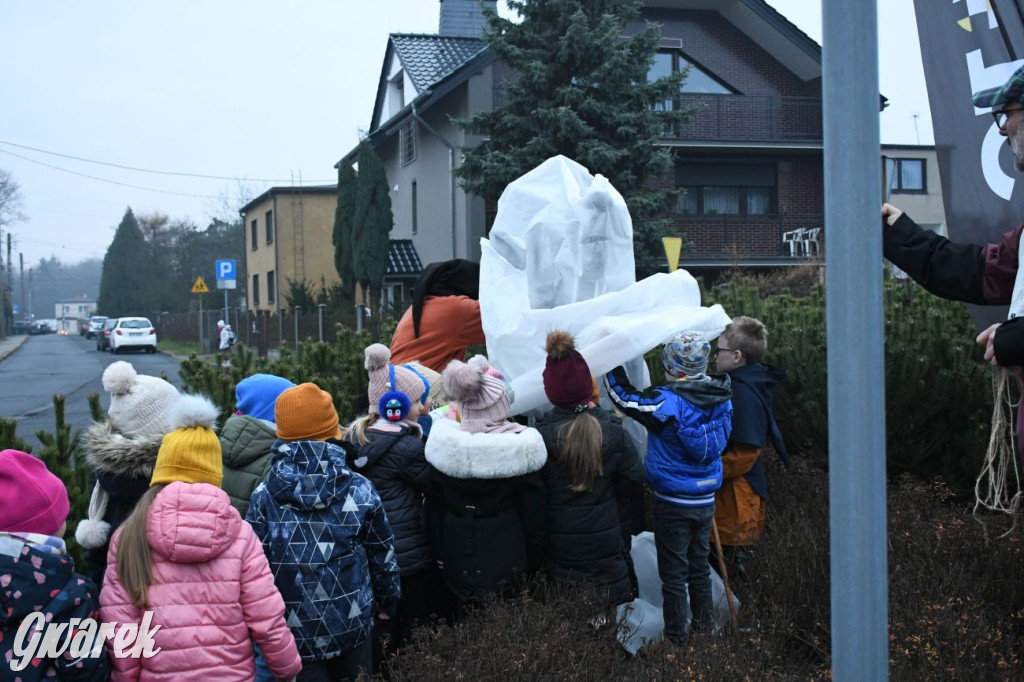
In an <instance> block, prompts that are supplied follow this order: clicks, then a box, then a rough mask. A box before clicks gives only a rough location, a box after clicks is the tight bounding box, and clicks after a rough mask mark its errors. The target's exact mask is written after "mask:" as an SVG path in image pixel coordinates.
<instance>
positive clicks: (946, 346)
mask: <svg viewBox="0 0 1024 682" xmlns="http://www.w3.org/2000/svg"><path fill="white" fill-rule="evenodd" d="M771 285H772V282H771V281H770V280H769V281H766V280H764V279H763V278H762V279H757V278H743V277H740V278H737V279H735V280H733V281H730V282H727V283H726V284H724V285H720V286H718V287H715V288H714V289H712V290H711V291H710V292H709V293H708V295H707V296H706V299H705V305H710V304H711V303H720V304H722V306H723V307H724V308H725V310H726V312H728V313H729V315H730V316H733V317H735V316H738V315H749V316H751V317H756V318H757V319H759V320H761V321H762V322H764V323H765V325H766V326H767V327H768V356H767V358H766V362H768V363H769V364H772V365H776V366H778V367H782V368H784V369H786V370H787V371H788V372H789V376H788V378H787V380H786V381H785V382H784V383H783V384H782V385H781V386H780V388H779V395H778V399H777V402H776V416H777V418H778V421H779V426H780V428H781V429H782V432H783V434H784V436H785V439H786V444H787V446H788V447H789V449H790V451H791V452H795V453H798V454H801V455H805V456H807V457H809V458H811V459H812V460H813V461H815V462H816V463H818V464H820V465H822V466H827V465H828V420H827V415H828V384H827V380H828V377H827V356H826V353H827V344H826V332H825V287H824V286H823V285H821V284H812V285H810V286H809V287H807V288H806V291H801V292H799V293H801V294H806V295H800V296H795V295H793V294H792V293H790V287H788V286H782V287H780V288H779V290H775V291H773V288H774V287H772V286H771ZM883 299H884V312H885V401H886V430H887V438H886V450H887V458H888V468H889V474H890V475H896V474H899V473H903V472H907V473H911V474H913V475H915V476H918V477H920V478H924V479H933V478H941V479H944V480H945V481H947V482H948V483H949V484H950V485H951V486H952V487H953V489H954V490H955V491H957V492H958V493H966V492H968V491H970V490H972V489H973V486H974V480H975V478H976V477H977V474H978V471H979V470H980V466H981V462H982V460H983V458H984V455H985V450H986V448H987V446H988V436H989V430H990V422H991V415H992V384H991V369H990V367H989V366H988V365H987V364H986V363H984V362H983V360H982V357H981V352H980V349H979V348H978V347H977V346H976V345H975V343H974V338H975V336H976V335H977V331H976V329H975V327H974V324H973V322H972V321H971V318H970V316H969V315H968V313H967V308H966V306H965V305H964V304H963V303H958V302H954V301H947V300H944V299H941V298H938V297H936V296H933V295H931V294H929V293H928V292H926V291H925V290H924V289H922V288H921V287H920V286H918V285H917V284H915V283H914V282H911V281H893V280H887V281H886V282H885V284H884V290H883ZM879 397H880V398H881V392H879Z"/></svg>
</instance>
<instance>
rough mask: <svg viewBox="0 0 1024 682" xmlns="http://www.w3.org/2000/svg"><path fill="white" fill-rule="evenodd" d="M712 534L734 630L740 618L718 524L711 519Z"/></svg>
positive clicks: (737, 626)
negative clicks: (730, 585) (733, 598)
mask: <svg viewBox="0 0 1024 682" xmlns="http://www.w3.org/2000/svg"><path fill="white" fill-rule="evenodd" d="M711 536H712V537H713V538H714V539H715V553H716V554H717V555H718V568H719V569H721V571H722V584H724V585H725V602H726V603H727V604H728V605H729V620H731V621H732V627H733V630H737V629H738V628H739V620H738V619H737V617H736V607H735V606H733V603H732V590H730V589H729V571H728V569H726V567H725V556H724V555H723V554H722V541H721V539H719V537H718V524H717V523H715V519H714V518H713V517H712V519H711Z"/></svg>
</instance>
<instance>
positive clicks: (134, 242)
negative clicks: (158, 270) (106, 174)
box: [97, 208, 153, 316]
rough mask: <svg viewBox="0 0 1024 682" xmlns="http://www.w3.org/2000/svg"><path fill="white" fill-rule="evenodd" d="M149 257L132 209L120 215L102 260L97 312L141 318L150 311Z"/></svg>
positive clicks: (148, 249) (150, 255)
mask: <svg viewBox="0 0 1024 682" xmlns="http://www.w3.org/2000/svg"><path fill="white" fill-rule="evenodd" d="M150 258H152V254H151V251H150V248H149V244H148V243H146V240H145V238H144V237H143V236H142V230H140V229H139V223H138V221H136V220H135V214H134V213H132V209H131V208H128V210H126V211H125V213H124V218H122V219H121V224H120V225H118V227H117V232H116V233H114V241H112V242H111V243H110V247H109V248H108V249H107V254H106V256H104V258H103V274H102V275H101V277H100V298H99V301H98V305H97V307H98V312H99V313H100V314H103V315H108V316H120V315H145V314H146V313H147V312H149V310H150V308H151V303H152V301H151V297H150V291H151V289H152V288H153V282H151V281H150V278H151V274H150V268H148V267H147V263H148V262H149V259H150Z"/></svg>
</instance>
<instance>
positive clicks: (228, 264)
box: [217, 259, 235, 279]
mask: <svg viewBox="0 0 1024 682" xmlns="http://www.w3.org/2000/svg"><path fill="white" fill-rule="evenodd" d="M217 279H235V261H234V259H230V260H219V261H217Z"/></svg>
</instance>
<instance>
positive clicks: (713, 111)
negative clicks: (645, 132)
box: [665, 94, 822, 142]
mask: <svg viewBox="0 0 1024 682" xmlns="http://www.w3.org/2000/svg"><path fill="white" fill-rule="evenodd" d="M674 106H675V107H677V108H682V109H692V110H693V111H692V112H691V114H690V120H689V121H687V122H686V123H683V124H682V125H680V126H679V128H678V129H677V130H676V131H675V133H676V134H674V135H673V134H672V131H669V132H668V133H667V134H666V135H665V137H666V138H667V139H676V140H734V141H742V142H755V141H757V142H820V141H821V139H822V132H821V99H820V98H817V97H769V96H759V95H704V94H681V95H680V96H679V97H678V98H677V99H676V101H675V103H674Z"/></svg>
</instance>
